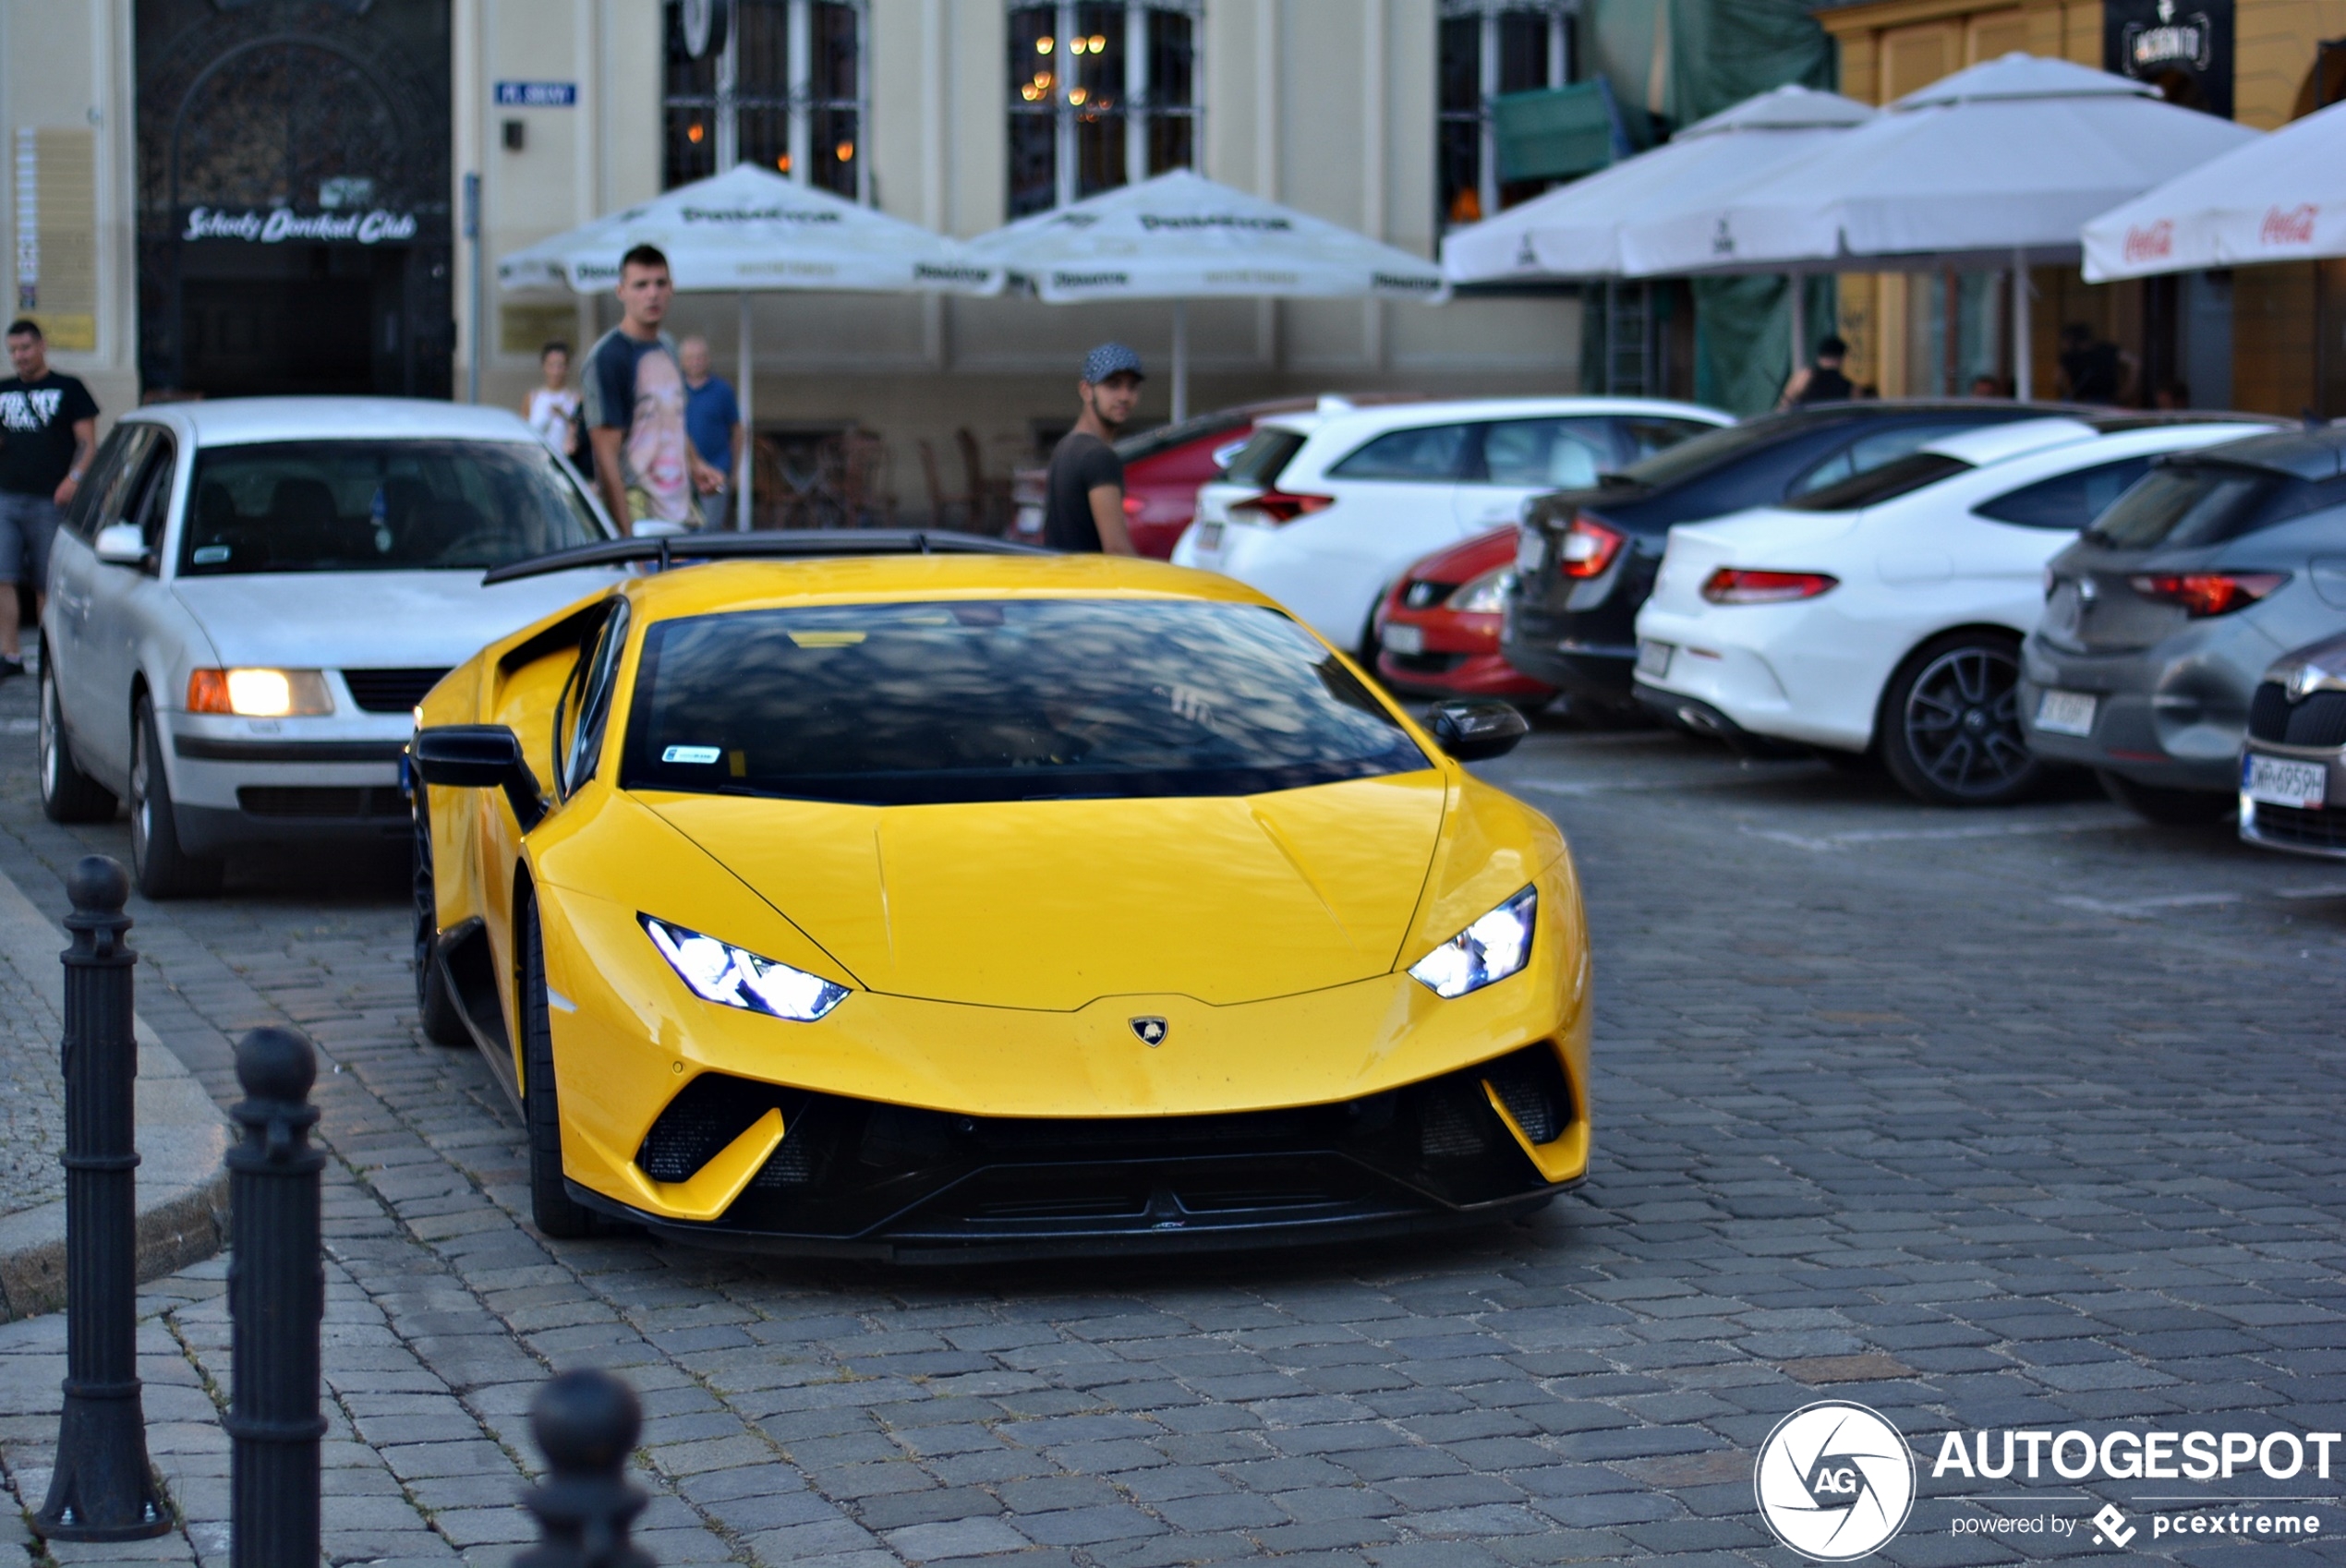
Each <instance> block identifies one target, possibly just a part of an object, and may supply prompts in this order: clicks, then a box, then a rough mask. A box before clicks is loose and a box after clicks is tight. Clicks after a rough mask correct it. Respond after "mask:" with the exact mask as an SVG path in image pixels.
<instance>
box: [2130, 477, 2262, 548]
mask: <svg viewBox="0 0 2346 1568" xmlns="http://www.w3.org/2000/svg"><path fill="white" fill-rule="evenodd" d="M2273 482H2274V477H2273V476H2270V475H2267V474H2262V473H2259V472H2257V471H2256V470H2255V469H2250V468H2230V467H2226V466H2224V465H2222V464H2213V463H2208V464H2198V463H2194V464H2175V465H2172V466H2166V465H2161V466H2159V467H2156V468H2153V469H2152V470H2151V471H2150V472H2149V473H2148V474H2147V475H2146V476H2144V477H2143V479H2142V481H2141V482H2140V483H2139V484H2137V485H2135V486H2134V488H2132V489H2130V490H2128V491H2127V492H2126V493H2125V494H2124V495H2122V496H2120V497H2119V498H2118V499H2117V501H2113V502H2112V503H2111V504H2110V510H2109V511H2107V512H2105V513H2102V514H2101V515H2100V516H2099V517H2098V518H2096V519H2095V520H2094V525H2093V526H2092V527H2090V528H2088V529H2086V538H2088V539H2090V540H2092V541H2093V542H2094V543H2095V544H2098V545H2106V546H2108V547H2110V548H2111V549H2153V548H2155V547H2157V546H2159V545H2175V546H2183V545H2211V544H2215V543H2217V542H2218V541H2219V540H2222V539H2228V538H2231V537H2232V536H2233V535H2234V534H2237V533H2240V532H2241V531H2242V530H2243V525H2245V524H2246V523H2247V521H2248V520H2249V518H2250V517H2251V515H2253V513H2255V510H2256V506H2257V503H2258V502H2259V501H2261V500H2262V499H2263V498H2264V495H2265V492H2266V491H2267V489H2268V488H2271V486H2272V484H2273Z"/></svg>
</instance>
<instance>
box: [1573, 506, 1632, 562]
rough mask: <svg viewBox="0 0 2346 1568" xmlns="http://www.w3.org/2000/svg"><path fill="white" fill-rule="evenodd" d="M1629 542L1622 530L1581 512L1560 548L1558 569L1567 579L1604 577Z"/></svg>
mask: <svg viewBox="0 0 2346 1568" xmlns="http://www.w3.org/2000/svg"><path fill="white" fill-rule="evenodd" d="M1627 542H1628V541H1627V539H1626V537H1624V536H1623V535H1622V534H1621V533H1620V531H1619V530H1617V529H1614V528H1608V527H1606V526H1605V525H1603V524H1602V523H1600V522H1598V521H1597V520H1596V519H1595V518H1593V517H1591V516H1590V515H1589V514H1588V513H1585V512H1584V513H1577V514H1575V515H1574V517H1573V519H1572V525H1571V526H1570V527H1568V528H1566V530H1565V531H1564V537H1563V539H1562V540H1560V541H1559V542H1558V543H1557V545H1556V570H1557V571H1558V572H1561V573H1564V574H1565V575H1566V577H1598V576H1602V575H1603V574H1604V569H1605V568H1606V567H1608V566H1610V565H1612V564H1613V558H1614V556H1616V555H1619V554H1620V553H1621V547H1622V546H1623V545H1624V544H1626V543H1627Z"/></svg>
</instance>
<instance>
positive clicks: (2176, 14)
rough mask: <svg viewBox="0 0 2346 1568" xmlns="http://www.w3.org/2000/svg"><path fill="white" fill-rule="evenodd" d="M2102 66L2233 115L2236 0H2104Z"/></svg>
mask: <svg viewBox="0 0 2346 1568" xmlns="http://www.w3.org/2000/svg"><path fill="white" fill-rule="evenodd" d="M2101 63H2102V68H2103V69H2104V70H2108V71H2114V72H2116V73H2117V74H2118V75H2120V76H2122V77H2132V78H2134V79H2135V80H2137V81H2146V82H2150V83H2152V84H2153V85H2155V86H2157V87H2159V89H2160V90H2163V91H2164V92H2165V93H2166V94H2167V102H2169V103H2176V104H2180V105H2182V106H2183V108H2186V109H2197V110H2199V111H2200V112H2201V113H2203V114H2208V115H2217V116H2218V117H2219V118H2221V119H2227V120H2229V119H2231V117H2232V0H2102V7H2101Z"/></svg>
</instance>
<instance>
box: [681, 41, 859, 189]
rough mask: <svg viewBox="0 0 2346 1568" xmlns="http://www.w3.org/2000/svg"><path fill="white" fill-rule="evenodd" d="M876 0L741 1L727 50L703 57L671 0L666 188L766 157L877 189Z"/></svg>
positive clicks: (785, 170)
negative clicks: (870, 34) (869, 36)
mask: <svg viewBox="0 0 2346 1568" xmlns="http://www.w3.org/2000/svg"><path fill="white" fill-rule="evenodd" d="M679 9H680V7H679V6H677V4H676V0H669V3H668V6H667V12H668V62H667V72H668V75H667V84H666V92H665V96H664V97H663V99H662V102H661V107H662V110H663V113H664V115H665V119H666V138H665V139H666V149H667V151H666V158H665V161H664V167H663V168H662V171H661V183H662V185H663V186H664V187H667V188H671V189H672V188H674V187H677V186H680V185H687V184H689V183H691V182H692V181H694V180H697V179H706V178H707V176H709V175H713V174H716V173H717V172H718V171H720V169H730V168H732V166H733V165H734V164H735V163H755V164H756V165H757V166H758V167H759V168H762V169H771V170H773V171H774V172H775V173H777V174H782V175H789V176H790V177H791V178H792V179H794V180H798V181H800V182H801V183H804V184H813V185H818V186H821V187H823V188H824V189H826V190H828V191H833V192H836V193H837V194H839V195H840V196H844V197H846V198H847V199H850V200H852V201H864V202H868V201H870V200H871V199H872V179H871V172H870V170H871V160H870V159H869V158H868V157H867V156H866V155H865V150H864V129H865V126H866V125H867V124H868V122H869V120H870V102H869V101H870V89H869V79H868V75H867V71H866V68H865V0H734V3H733V22H732V28H731V29H730V30H729V31H728V35H727V37H726V40H725V45H724V47H723V48H722V49H720V50H716V51H713V52H712V53H710V54H707V55H705V56H704V57H702V58H700V59H697V60H696V59H694V58H693V57H692V55H691V54H688V53H687V52H686V50H685V47H684V35H683V26H682V23H681V21H680V18H679V17H678V14H677V13H678V11H679Z"/></svg>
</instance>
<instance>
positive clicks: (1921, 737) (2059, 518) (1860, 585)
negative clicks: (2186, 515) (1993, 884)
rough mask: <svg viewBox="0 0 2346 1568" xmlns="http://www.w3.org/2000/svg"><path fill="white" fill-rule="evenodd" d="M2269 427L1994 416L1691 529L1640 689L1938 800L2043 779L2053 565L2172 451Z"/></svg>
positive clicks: (1744, 740) (1642, 655)
mask: <svg viewBox="0 0 2346 1568" xmlns="http://www.w3.org/2000/svg"><path fill="white" fill-rule="evenodd" d="M2274 423H2276V421H2271V420H2265V419H2261V418H2259V417H2258V416H2253V415H2246V416H2243V415H2221V414H2206V415H2203V414H2171V415H2146V414H2123V413H2117V412H2112V413H2110V414H2107V415H2103V414H2092V415H2080V416H2077V417H2074V418H2072V417H2058V418H2048V419H2024V420H2019V421H2016V422H2014V423H2012V424H2005V425H1990V426H1988V427H1986V428H1980V429H1974V430H1966V431H1963V432H1961V433H1960V434H1956V435H1952V436H1947V437H1943V438H1941V440H1936V441H1932V442H1930V443H1929V445H1927V446H1924V447H1922V448H1920V449H1919V450H1917V451H1916V452H1913V453H1911V454H1909V455H1907V456H1905V457H1902V458H1899V459H1897V460H1895V461H1893V462H1891V463H1888V464H1883V465H1882V466H1880V467H1879V468H1876V469H1873V470H1871V471H1870V472H1868V473H1865V474H1861V475H1859V476H1856V478H1853V479H1846V480H1844V481H1843V482H1842V483H1840V484H1838V485H1831V486H1827V487H1826V488H1823V489H1820V490H1815V491H1812V492H1810V493H1809V494H1808V495H1805V496H1802V497H1801V498H1799V499H1798V500H1797V501H1789V502H1786V503H1784V504H1783V505H1780V506H1762V507H1753V508H1751V509H1750V510H1749V511H1747V512H1738V513H1732V514H1730V515H1728V516H1725V517H1721V518H1717V519H1714V520H1712V521H1711V522H1707V523H1699V524H1685V525H1679V526H1678V527H1675V528H1673V529H1671V530H1670V542H1669V546H1668V548H1667V549H1666V550H1665V551H1664V552H1663V558H1662V568H1661V572H1660V574H1659V575H1658V576H1657V577H1656V578H1655V580H1654V587H1653V595H1652V597H1651V598H1649V599H1647V600H1646V603H1645V607H1644V609H1640V610H1639V612H1638V667H1637V687H1636V690H1637V694H1638V697H1639V700H1640V701H1642V702H1644V703H1645V704H1646V705H1647V706H1650V707H1652V708H1654V709H1657V710H1658V711H1660V712H1661V713H1663V714H1664V715H1666V716H1667V717H1669V718H1673V719H1675V721H1677V722H1678V723H1680V724H1683V725H1685V726H1687V728H1689V729H1692V730H1699V731H1702V732H1704V733H1708V734H1711V735H1715V736H1717V737H1719V738H1720V739H1722V740H1725V741H1727V742H1730V743H1735V744H1741V745H1747V746H1748V745H1752V744H1753V743H1754V740H1753V738H1755V737H1756V738H1758V742H1757V743H1758V745H1760V746H1761V747H1765V746H1767V745H1770V744H1772V743H1773V742H1787V741H1788V742H1799V743H1802V744H1805V745H1808V746H1811V747H1814V748H1816V749H1818V750H1819V751H1820V752H1822V753H1824V754H1826V755H1827V756H1828V757H1829V758H1830V757H1835V756H1846V755H1857V754H1875V755H1878V756H1879V757H1880V761H1881V764H1882V766H1884V767H1886V768H1887V769H1888V770H1889V773H1890V775H1891V777H1892V778H1894V779H1896V780H1897V781H1898V783H1899V784H1901V785H1902V786H1904V787H1905V789H1906V790H1907V791H1908V792H1909V793H1911V794H1914V795H1916V796H1917V797H1919V798H1920V799H1922V800H1925V801H1929V802H1933V803H1935V804H1940V805H1996V804H2001V803H2003V802H2009V801H2013V800H2017V799H2019V798H2020V797H2021V796H2023V795H2025V794H2026V793H2027V792H2028V790H2031V789H2032V788H2034V787H2035V785H2036V783H2037V780H2038V776H2039V774H2040V773H2041V772H2042V765H2041V764H2040V763H2038V760H2037V759H2036V757H2035V756H2034V755H2032V754H2030V752H2029V750H2028V747H2027V742H2026V740H2025V739H2024V738H2023V736H2022V734H2021V727H2020V716H2019V711H2018V701H2019V698H2018V694H2017V691H2016V687H2017V684H2018V681H2019V677H2020V641H2021V639H2022V638H2023V637H2025V636H2026V635H2027V633H2028V632H2029V630H2030V629H2031V628H2032V627H2034V626H2035V625H2036V623H2037V616H2038V611H2039V610H2040V609H2042V608H2043V606H2044V571H2045V562H2046V561H2049V560H2050V559H2051V558H2052V556H2053V555H2054V554H2055V553H2057V552H2058V551H2059V550H2060V549H2062V547H2063V546H2065V545H2067V544H2069V543H2070V542H2071V541H2072V540H2074V539H2075V538H2076V537H2077V534H2078V531H2079V530H2080V529H2082V528H2084V527H2085V526H2086V525H2087V524H2088V523H2091V522H2092V521H2093V520H2094V518H2095V516H2096V515H2097V514H2098V513H2100V512H2101V510H2102V509H2103V508H2104V507H2106V506H2108V505H2109V504H2110V502H2111V501H2115V500H2117V498H2118V497H2119V495H2120V494H2121V493H2122V491H2124V490H2125V489H2126V488H2127V487H2128V486H2130V485H2132V484H2133V483H2134V481H2135V480H2137V479H2139V478H2141V477H2142V476H2143V475H2144V474H2146V473H2147V472H2148V471H2149V469H2150V464H2151V460H2152V459H2153V458H2155V457H2157V456H2158V455H2159V454H2160V453H2161V452H2184V451H2188V450H2190V449H2192V448H2195V447H2203V446H2211V445H2214V444H2216V443H2218V442H2220V441H2231V440H2242V439H2243V438H2244V437H2247V436H2251V435H2255V434H2259V433H2261V432H2262V431H2264V430H2266V429H2267V428H2271V426H2272V425H2273V424H2274Z"/></svg>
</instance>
